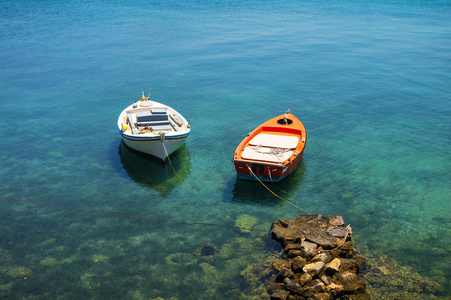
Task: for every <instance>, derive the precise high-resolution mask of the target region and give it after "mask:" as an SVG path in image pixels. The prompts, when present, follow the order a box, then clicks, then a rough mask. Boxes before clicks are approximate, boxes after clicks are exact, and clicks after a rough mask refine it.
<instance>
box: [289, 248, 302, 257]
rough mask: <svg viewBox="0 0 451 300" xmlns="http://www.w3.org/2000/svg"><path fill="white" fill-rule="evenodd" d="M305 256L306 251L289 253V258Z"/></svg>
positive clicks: (291, 251)
mask: <svg viewBox="0 0 451 300" xmlns="http://www.w3.org/2000/svg"><path fill="white" fill-rule="evenodd" d="M303 254H304V251H302V250H290V251H288V253H287V257H288V258H294V257H296V256H302V255H303Z"/></svg>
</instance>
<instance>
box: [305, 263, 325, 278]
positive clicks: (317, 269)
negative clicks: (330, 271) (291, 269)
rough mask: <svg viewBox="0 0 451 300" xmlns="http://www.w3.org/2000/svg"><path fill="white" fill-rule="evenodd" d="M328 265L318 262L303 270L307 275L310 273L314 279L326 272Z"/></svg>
mask: <svg viewBox="0 0 451 300" xmlns="http://www.w3.org/2000/svg"><path fill="white" fill-rule="evenodd" d="M325 266H326V264H325V263H323V262H322V261H317V262H314V263H311V264H307V265H305V266H304V268H302V270H303V271H304V272H305V273H309V274H310V275H311V276H312V277H313V278H314V277H317V276H318V274H319V273H321V271H323V270H324V268H325Z"/></svg>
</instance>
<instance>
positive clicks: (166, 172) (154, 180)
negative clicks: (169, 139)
mask: <svg viewBox="0 0 451 300" xmlns="http://www.w3.org/2000/svg"><path fill="white" fill-rule="evenodd" d="M118 152H119V156H120V158H121V162H122V166H123V168H124V170H125V171H126V172H127V174H128V176H130V178H131V179H133V181H135V182H136V183H138V184H139V185H141V186H143V187H146V188H150V189H152V190H154V191H156V192H158V193H159V194H160V195H161V196H162V197H164V198H165V197H166V196H167V195H168V194H169V193H171V191H172V190H173V189H174V188H175V187H176V186H178V185H180V184H181V183H182V181H181V180H180V178H178V177H177V176H176V175H175V174H174V171H173V170H172V168H171V166H170V164H169V162H168V163H166V164H163V163H162V162H161V161H160V160H158V159H155V158H153V157H151V156H149V155H146V154H143V153H140V152H138V151H135V150H133V149H130V148H129V147H127V146H126V145H125V143H124V142H123V141H121V142H120V144H119V150H118ZM170 158H171V163H172V165H173V167H174V169H175V170H176V172H177V174H178V175H179V176H180V177H181V178H182V179H183V180H185V179H186V177H187V176H188V174H189V172H190V169H191V163H190V156H189V151H188V148H187V146H186V145H184V146H182V147H181V148H180V149H179V150H177V152H176V153H173V154H171V156H170Z"/></svg>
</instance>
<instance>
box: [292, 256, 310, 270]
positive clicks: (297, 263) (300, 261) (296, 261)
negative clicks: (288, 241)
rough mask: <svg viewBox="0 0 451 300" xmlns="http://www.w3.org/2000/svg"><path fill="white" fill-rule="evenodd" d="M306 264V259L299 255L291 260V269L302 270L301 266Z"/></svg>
mask: <svg viewBox="0 0 451 300" xmlns="http://www.w3.org/2000/svg"><path fill="white" fill-rule="evenodd" d="M306 264H307V260H306V259H305V258H303V257H301V256H297V257H294V258H293V259H292V260H291V269H292V270H293V272H295V273H300V272H303V270H302V268H303V267H304V266H305V265H306Z"/></svg>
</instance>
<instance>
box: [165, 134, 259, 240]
mask: <svg viewBox="0 0 451 300" xmlns="http://www.w3.org/2000/svg"><path fill="white" fill-rule="evenodd" d="M161 143H162V145H163V149H164V152H165V153H166V157H167V158H168V162H169V165H170V166H171V168H172V171H173V172H174V174H175V175H176V176H177V177H178V178H179V179H180V180H181V181H182V182H183V183H184V184H185V185H186V186H187V187H188V188H189V189H190V190H191V191H193V193H194V194H196V195H197V197H199V199H200V200H202V201H204V202H205V203H206V204H208V205H209V206H210V207H211V208H214V206H213V205H212V204H211V203H209V202H208V201H206V200H205V199H203V198H202V197H201V196H200V195H199V194H198V193H197V192H196V191H195V190H194V189H193V188H192V187H191V186H190V185H189V184H188V183H186V181H185V180H183V179H182V177H180V176H179V174H177V172H176V171H175V168H174V166H173V165H172V162H171V158H170V157H169V154H168V151H167V150H166V146H165V145H164V142H163V140H161ZM224 216H225V217H226V218H227V219H228V220H230V221H232V222H233V219H232V218H231V217H230V216H228V215H224ZM194 224H200V225H210V226H218V227H226V228H237V229H243V230H247V228H240V227H238V226H227V225H216V224H210V223H193V225H194ZM250 230H251V231H264V232H267V231H268V230H266V229H250Z"/></svg>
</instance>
